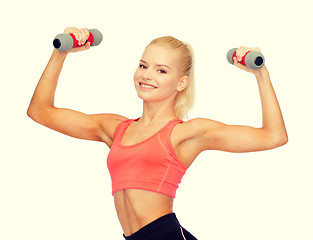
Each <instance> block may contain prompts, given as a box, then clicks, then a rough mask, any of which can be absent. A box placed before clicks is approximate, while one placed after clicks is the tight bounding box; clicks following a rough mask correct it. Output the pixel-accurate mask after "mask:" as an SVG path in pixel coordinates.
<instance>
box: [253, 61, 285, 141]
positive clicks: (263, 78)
mask: <svg viewBox="0 0 313 240" xmlns="http://www.w3.org/2000/svg"><path fill="white" fill-rule="evenodd" d="M255 76H256V79H257V82H258V87H259V92H260V98H261V104H262V119H263V126H262V128H263V129H264V130H266V131H267V132H268V133H269V134H270V135H272V137H273V138H275V139H276V140H277V141H287V132H286V128H285V123H284V119H283V115H282V112H281V109H280V106H279V103H278V100H277V97H276V94H275V91H274V88H273V86H272V83H271V80H270V76H269V73H268V71H267V69H266V66H264V67H263V68H262V69H261V70H260V71H258V72H257V73H256V74H255Z"/></svg>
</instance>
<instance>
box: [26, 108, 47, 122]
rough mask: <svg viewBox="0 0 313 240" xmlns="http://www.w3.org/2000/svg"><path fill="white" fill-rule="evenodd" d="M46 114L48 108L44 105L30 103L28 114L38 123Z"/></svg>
mask: <svg viewBox="0 0 313 240" xmlns="http://www.w3.org/2000/svg"><path fill="white" fill-rule="evenodd" d="M45 115H46V109H45V108H43V107H39V106H33V105H29V107H28V109H27V116H28V117H30V118H31V119H32V120H34V121H35V122H37V123H41V122H42V120H43V117H44V116H45Z"/></svg>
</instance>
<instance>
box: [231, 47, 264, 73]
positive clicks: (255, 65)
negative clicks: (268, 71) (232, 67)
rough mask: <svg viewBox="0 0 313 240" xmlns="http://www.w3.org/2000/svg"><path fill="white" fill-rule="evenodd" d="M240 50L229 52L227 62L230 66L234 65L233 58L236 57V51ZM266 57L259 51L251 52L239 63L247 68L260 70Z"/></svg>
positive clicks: (233, 49) (234, 49) (235, 49)
mask: <svg viewBox="0 0 313 240" xmlns="http://www.w3.org/2000/svg"><path fill="white" fill-rule="evenodd" d="M237 49H238V48H232V49H230V50H229V51H228V52H227V61H228V62H229V63H230V64H234V59H233V57H236V51H237ZM264 61H265V58H264V55H263V54H262V53H260V52H257V51H249V52H247V53H246V54H245V55H244V56H243V57H242V60H241V61H239V63H240V64H242V65H245V66H247V67H248V68H251V69H255V70H256V69H260V68H261V67H263V65H264Z"/></svg>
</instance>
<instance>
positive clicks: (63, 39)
mask: <svg viewBox="0 0 313 240" xmlns="http://www.w3.org/2000/svg"><path fill="white" fill-rule="evenodd" d="M89 33H90V34H89V37H88V39H87V41H86V42H90V46H98V45H99V44H100V43H101V41H102V39H103V36H102V33H101V32H100V31H99V30H97V29H89ZM53 46H54V47H55V49H57V50H59V51H60V52H67V51H69V50H71V49H72V48H74V47H78V41H77V40H76V38H75V36H74V35H73V34H68V33H61V34H59V35H57V36H56V37H55V38H54V40H53Z"/></svg>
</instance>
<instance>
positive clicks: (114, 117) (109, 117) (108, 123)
mask: <svg viewBox="0 0 313 240" xmlns="http://www.w3.org/2000/svg"><path fill="white" fill-rule="evenodd" d="M92 116H93V118H95V119H96V121H97V122H98V123H99V125H100V128H99V129H100V132H99V133H98V135H99V138H100V141H103V142H105V143H106V144H107V145H108V146H109V147H111V145H112V142H113V135H114V132H115V129H116V127H117V126H118V124H119V123H120V122H122V121H125V120H127V119H128V118H127V117H124V116H122V115H118V114H110V113H104V114H94V115H92Z"/></svg>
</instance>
